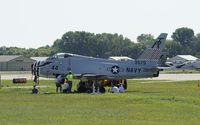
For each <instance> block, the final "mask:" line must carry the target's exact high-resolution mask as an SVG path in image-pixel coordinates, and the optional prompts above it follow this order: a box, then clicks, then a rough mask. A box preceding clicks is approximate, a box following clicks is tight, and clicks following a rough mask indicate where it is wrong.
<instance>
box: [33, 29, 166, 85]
mask: <svg viewBox="0 0 200 125" xmlns="http://www.w3.org/2000/svg"><path fill="white" fill-rule="evenodd" d="M166 37H167V34H166V33H161V34H160V35H159V37H158V38H157V39H156V40H155V42H154V43H153V45H151V46H150V47H149V48H147V49H146V50H145V51H144V52H143V53H142V54H141V55H140V56H139V57H138V58H137V59H135V60H127V61H117V60H110V59H102V58H95V57H89V56H82V55H77V54H71V53H57V54H55V55H53V56H51V57H49V58H48V59H46V60H45V61H41V62H36V63H35V64H34V66H33V68H34V72H35V75H37V76H40V77H47V78H49V77H51V78H55V76H56V75H57V74H66V73H68V72H69V71H72V73H73V74H74V78H75V79H80V80H81V81H86V82H89V81H99V80H122V79H123V80H124V79H134V78H148V77H158V76H159V71H160V69H161V67H159V65H158V63H159V61H160V59H161V58H162V56H163V53H162V49H163V47H164V41H165V39H166Z"/></svg>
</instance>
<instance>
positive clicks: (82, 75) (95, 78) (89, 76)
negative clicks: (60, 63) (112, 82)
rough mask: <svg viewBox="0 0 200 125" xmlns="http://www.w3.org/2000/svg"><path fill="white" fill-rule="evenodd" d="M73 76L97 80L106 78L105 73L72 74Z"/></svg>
mask: <svg viewBox="0 0 200 125" xmlns="http://www.w3.org/2000/svg"><path fill="white" fill-rule="evenodd" d="M74 78H77V79H81V80H97V79H103V78H106V75H99V74H94V73H83V74H74Z"/></svg>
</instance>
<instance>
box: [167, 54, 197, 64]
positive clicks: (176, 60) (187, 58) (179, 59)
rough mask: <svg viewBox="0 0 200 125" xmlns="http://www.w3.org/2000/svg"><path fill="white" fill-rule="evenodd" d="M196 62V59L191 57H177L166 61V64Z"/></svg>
mask: <svg viewBox="0 0 200 125" xmlns="http://www.w3.org/2000/svg"><path fill="white" fill-rule="evenodd" d="M195 60H198V58H197V57H194V56H192V55H177V56H175V57H172V58H170V59H168V60H167V62H172V63H173V64H182V63H184V62H187V61H195Z"/></svg>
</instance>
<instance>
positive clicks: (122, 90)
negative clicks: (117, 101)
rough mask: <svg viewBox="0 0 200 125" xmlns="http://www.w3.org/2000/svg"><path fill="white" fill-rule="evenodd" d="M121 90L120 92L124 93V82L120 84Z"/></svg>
mask: <svg viewBox="0 0 200 125" xmlns="http://www.w3.org/2000/svg"><path fill="white" fill-rule="evenodd" d="M119 92H120V93H124V87H123V85H122V84H120V87H119Z"/></svg>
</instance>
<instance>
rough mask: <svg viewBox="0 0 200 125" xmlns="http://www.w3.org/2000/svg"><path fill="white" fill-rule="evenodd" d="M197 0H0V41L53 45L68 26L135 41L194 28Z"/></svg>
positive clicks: (198, 21) (199, 11) (197, 27)
mask: <svg viewBox="0 0 200 125" xmlns="http://www.w3.org/2000/svg"><path fill="white" fill-rule="evenodd" d="M199 5H200V0H0V46H6V47H20V48H38V47H41V46H46V45H50V46H51V45H53V42H54V41H55V40H56V39H60V38H61V37H62V35H63V34H64V33H66V32H68V31H87V32H91V33H105V32H106V33H118V34H122V35H123V36H124V37H127V38H129V39H131V40H132V41H134V42H136V38H137V36H139V35H140V34H142V33H144V34H152V35H153V36H154V37H157V36H158V35H159V34H160V33H161V32H165V33H168V39H170V38H171V34H172V33H173V32H174V31H175V30H176V29H177V28H181V27H188V28H192V29H193V30H194V32H195V34H197V33H200V16H199V15H200V7H199Z"/></svg>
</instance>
